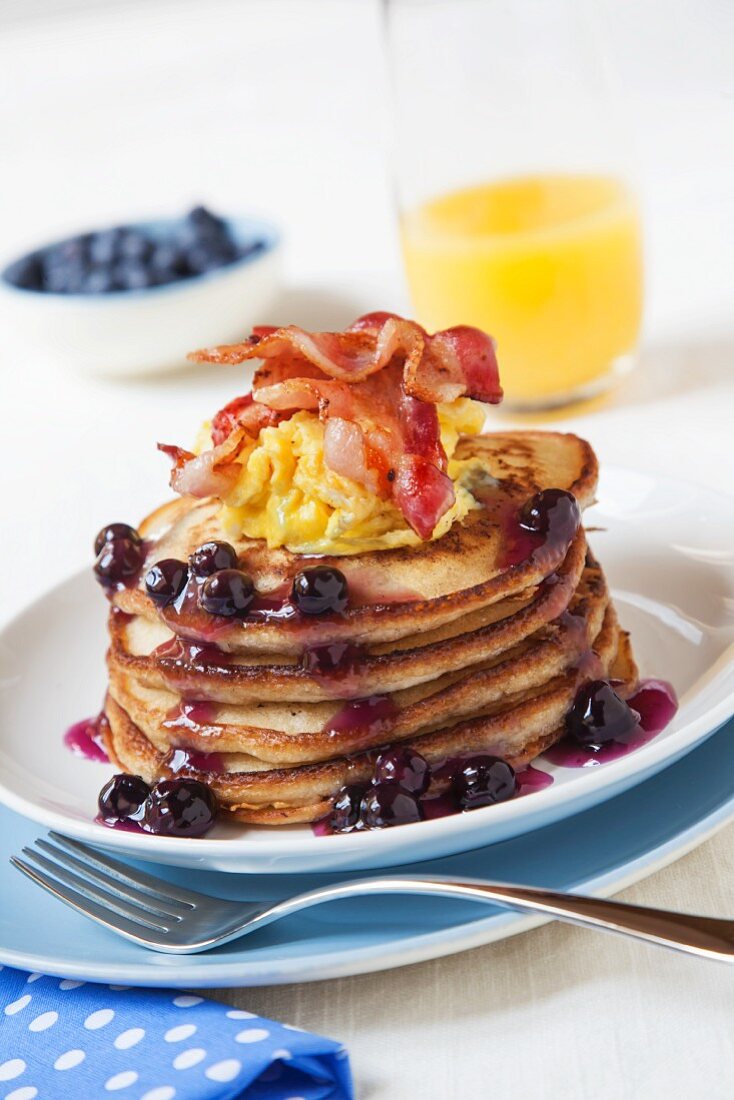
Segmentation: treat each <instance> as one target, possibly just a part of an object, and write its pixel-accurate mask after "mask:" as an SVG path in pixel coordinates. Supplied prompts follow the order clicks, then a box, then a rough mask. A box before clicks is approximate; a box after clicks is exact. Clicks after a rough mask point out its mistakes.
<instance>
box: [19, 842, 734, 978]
mask: <svg viewBox="0 0 734 1100" xmlns="http://www.w3.org/2000/svg"><path fill="white" fill-rule="evenodd" d="M36 849H38V850H36ZM23 855H24V856H25V859H21V858H20V857H19V856H13V857H12V858H11V861H10V862H11V863H12V864H14V866H15V867H17V868H18V870H20V871H22V872H23V874H25V875H27V876H28V877H29V878H30V879H32V880H33V881H34V882H36V883H38V885H39V886H43V887H44V889H46V890H48V891H49V892H50V893H51V894H53V895H54V896H55V897H57V898H60V899H61V900H62V901H64V902H66V904H67V905H70V906H71V907H72V908H73V909H76V910H78V912H80V913H84V914H85V916H87V917H91V918H92V920H95V921H97V923H98V924H101V925H103V926H104V927H105V928H109V929H110V930H111V931H113V932H117V933H118V935H120V936H124V937H125V938H126V939H128V940H132V941H133V943H138V944H140V945H141V946H142V947H147V948H150V949H151V950H153V951H166V952H169V953H171V954H174V955H189V954H194V953H195V952H198V951H208V950H209V949H210V948H211V947H216V946H217V945H218V944H221V943H227V942H228V941H229V940H234V939H236V938H237V937H238V936H245V935H247V934H248V933H249V932H254V931H255V930H256V929H257V928H262V927H263V926H264V925H266V924H271V923H272V922H273V921H276V920H279V919H280V918H281V917H286V916H289V915H290V914H291V913H296V912H298V911H299V910H301V909H308V908H310V907H311V906H312V905H320V904H321V903H322V902H326V901H333V900H335V899H337V898H350V897H368V896H370V895H372V894H424V895H433V896H437V897H445V898H458V899H461V900H463V901H467V900H469V901H483V902H489V903H490V904H493V905H500V906H503V907H505V908H509V909H520V910H523V911H525V912H532V913H539V914H544V915H546V916H549V917H555V918H557V919H558V920H562V921H568V922H569V923H571V924H579V925H581V926H583V927H584V928H599V929H602V930H606V931H609V932H619V933H621V934H622V935H627V936H631V937H633V938H634V939H638V940H644V941H646V942H647V943H656V944H659V945H661V946H663V947H670V948H673V949H675V950H678V951H683V952H686V953H687V954H689V955H698V956H703V957H705V958H709V959H720V960H723V961H726V962H732V961H734V921H731V920H722V919H718V918H715V917H701V916H695V915H689V914H687V913H674V912H670V911H666V910H664V909H648V908H645V907H643V906H640V905H626V904H624V903H623V902H618V901H608V900H603V899H601V898H592V897H583V896H582V895H579V894H562V893H558V892H557V891H555V890H543V889H539V888H537V887H532V886H509V885H505V884H501V883H493V882H483V881H481V880H479V879H451V878H444V877H443V876H430V877H425V878H405V877H404V876H402V875H396V876H394V877H393V876H390V877H385V878H365V879H358V880H356V881H352V882H342V883H337V884H336V885H334V886H322V887H320V888H319V889H317V890H309V891H308V893H305V894H298V895H297V896H296V897H292V898H288V899H286V900H285V901H280V902H276V904H274V905H258V904H255V903H253V902H240V901H225V900H223V899H221V898H212V897H209V896H208V895H206V894H199V893H196V892H195V891H194V890H186V889H184V888H183V887H181V886H174V885H173V884H172V883H169V882H166V881H165V880H164V879H159V878H155V877H154V876H153V875H149V874H145V873H144V872H143V871H138V870H137V869H135V868H132V867H129V866H127V865H126V864H124V863H119V862H118V861H117V860H114V859H110V858H109V856H106V855H103V854H102V853H101V852H98V851H97V850H96V849H95V848H90V847H89V846H88V845H86V844H82V843H80V842H79V841H77V840H71V839H69V838H68V837H64V836H60V835H59V834H58V833H49V836H48V839H39V840H37V841H36V848H24V849H23Z"/></svg>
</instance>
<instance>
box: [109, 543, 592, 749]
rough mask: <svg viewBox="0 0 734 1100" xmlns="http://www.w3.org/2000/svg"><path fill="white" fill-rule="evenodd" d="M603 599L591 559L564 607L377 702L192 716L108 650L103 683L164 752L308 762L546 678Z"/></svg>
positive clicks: (587, 635) (474, 708) (372, 691)
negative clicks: (506, 644) (480, 655)
mask: <svg viewBox="0 0 734 1100" xmlns="http://www.w3.org/2000/svg"><path fill="white" fill-rule="evenodd" d="M607 603H608V592H607V588H606V583H605V580H604V576H603V574H602V572H601V569H600V568H599V566H598V565H596V564H595V563H592V564H589V565H588V566H587V568H586V569H585V571H584V574H583V576H582V578H581V581H580V583H579V586H578V588H577V591H576V593H575V594H574V597H573V600H572V601H571V604H570V607H569V614H564V615H561V616H560V617H559V618H558V619H556V620H554V621H553V622H552V623H550V624H547V625H546V626H544V627H541V629H540V630H539V631H537V632H536V634H534V635H531V636H530V637H529V638H526V639H524V640H523V641H521V642H519V643H518V644H516V645H513V646H511V647H510V648H509V649H507V650H506V651H505V652H503V653H501V654H499V655H497V656H495V657H493V658H491V659H489V660H485V661H482V662H479V663H478V664H475V665H473V666H471V667H469V668H462V667H461V666H460V667H459V668H458V669H455V670H453V671H450V672H446V673H444V674H442V675H436V676H435V677H433V678H432V679H430V680H428V681H424V682H423V683H421V684H418V685H415V686H413V687H410V688H406V689H403V690H400V691H397V692H393V693H390V694H387V693H385V692H383V691H382V684H381V682H380V680H379V679H377V680H374V681H372V683H370V684H368V685H365V686H366V690H365V692H364V694H365V695H366V696H371V697H372V698H373V699H374V701H375V704H376V706H375V707H371V706H367V707H365V706H364V704H357V705H355V704H350V703H347V704H344V703H343V702H341V701H339V700H337V701H333V700H330V701H324V702H318V703H303V702H301V703H294V702H292V701H289V700H286V701H282V700H281V701H272V702H258V703H255V702H250V703H243V704H239V705H234V704H231V703H217V704H210V705H209V706H207V707H206V708H205V711H206V713H205V716H204V717H203V718H195V717H192V716H191V715H185V714H184V712H183V711H182V710H181V703H182V699H181V697H180V696H179V695H178V694H177V693H175V692H173V691H171V690H170V689H169V690H166V689H161V688H151V687H148V686H146V685H145V684H141V683H140V682H139V681H138V679H137V678H136V677H135V676H134V675H132V674H131V673H130V672H129V671H127V670H126V669H125V668H124V667H122V668H121V667H119V666H118V665H117V663H116V661H115V659H114V657H113V656H111V657H110V660H109V671H110V687H109V691H110V694H111V696H112V697H113V699H114V700H115V701H116V702H117V703H118V704H119V705H120V706H121V707H123V709H124V710H126V711H127V713H128V714H129V716H130V718H131V719H132V720H133V722H135V724H136V725H137V726H138V727H139V728H140V729H141V731H142V732H143V733H144V734H145V736H146V737H147V738H148V739H149V740H150V741H151V742H152V743H153V744H154V745H155V746H156V748H157V749H158V750H159V751H161V752H165V751H167V750H168V748H170V747H171V746H172V745H174V746H176V745H185V747H186V748H189V749H194V750H196V751H199V752H223V753H246V754H247V755H249V756H254V757H256V758H258V759H260V760H264V761H267V762H269V763H274V764H295V763H313V762H314V761H319V760H328V759H330V758H332V757H334V756H337V755H341V754H346V753H352V752H357V751H359V750H362V749H366V748H370V747H374V746H376V745H384V744H385V743H386V742H387V741H401V740H405V739H406V738H408V737H412V736H415V735H416V734H418V733H421V732H424V731H426V730H429V729H436V728H439V727H441V726H444V725H445V724H446V723H447V722H448V721H455V720H457V719H459V718H461V717H463V716H464V715H467V714H477V713H480V712H482V711H483V710H484V709H485V708H487V707H490V706H493V705H495V704H496V703H498V702H499V701H501V700H502V699H503V698H505V697H507V696H514V695H517V694H519V693H521V692H525V693H527V692H528V691H531V690H534V689H535V688H539V687H542V686H543V685H544V684H545V683H547V682H548V681H549V680H552V679H554V678H555V677H557V676H560V675H562V674H563V673H565V672H566V671H567V669H568V668H569V667H570V666H571V665H573V664H574V663H577V662H578V661H579V660H581V659H582V658H583V657H584V655H585V654H586V653H587V651H588V649H589V647H590V646H591V644H592V642H593V640H594V638H596V636H597V635H598V633H599V631H600V629H601V626H602V621H603V619H604V613H605V610H606V607H607Z"/></svg>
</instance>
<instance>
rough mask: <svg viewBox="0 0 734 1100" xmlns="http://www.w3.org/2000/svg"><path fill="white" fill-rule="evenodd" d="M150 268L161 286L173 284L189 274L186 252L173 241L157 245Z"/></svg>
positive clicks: (150, 261) (150, 260) (149, 264)
mask: <svg viewBox="0 0 734 1100" xmlns="http://www.w3.org/2000/svg"><path fill="white" fill-rule="evenodd" d="M148 267H149V269H150V271H151V272H152V274H153V275H154V277H155V281H156V283H157V284H159V285H162V284H164V283H172V282H174V281H175V280H176V279H180V278H182V277H183V276H184V275H187V274H188V268H187V266H186V256H185V254H184V252H183V251H182V250H181V249H180V248H179V247H178V246H177V245H176V244H174V243H173V242H171V241H161V242H160V243H159V244H157V245H155V247H154V249H153V252H152V255H151V257H150V259H149V261H148Z"/></svg>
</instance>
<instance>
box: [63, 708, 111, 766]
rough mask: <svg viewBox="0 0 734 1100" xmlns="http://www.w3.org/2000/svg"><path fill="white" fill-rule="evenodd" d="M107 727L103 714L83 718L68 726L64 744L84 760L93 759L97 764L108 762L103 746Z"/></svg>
mask: <svg viewBox="0 0 734 1100" xmlns="http://www.w3.org/2000/svg"><path fill="white" fill-rule="evenodd" d="M107 728H108V724H107V718H106V716H105V715H104V714H98V715H97V716H96V718H84V719H83V720H82V721H81V722H75V723H74V725H73V726H70V727H69V729H68V730H67V731H66V733H65V734H64V744H65V745H66V747H67V749H69V751H70V752H73V753H74V755H75V756H81V757H82V758H83V759H84V760H94V761H95V762H96V763H99V764H106V763H109V759H110V758H109V756H108V755H107V750H106V749H105V747H104V737H105V732H106V730H107Z"/></svg>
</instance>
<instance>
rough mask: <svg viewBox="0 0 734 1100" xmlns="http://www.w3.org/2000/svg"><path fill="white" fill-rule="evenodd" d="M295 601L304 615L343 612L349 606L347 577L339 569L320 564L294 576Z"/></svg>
mask: <svg viewBox="0 0 734 1100" xmlns="http://www.w3.org/2000/svg"><path fill="white" fill-rule="evenodd" d="M292 594H293V602H294V603H295V605H296V607H297V608H298V610H299V611H301V612H303V614H304V615H327V614H330V613H332V612H333V613H337V614H341V613H342V612H343V611H344V610H345V609H346V606H347V601H348V599H349V588H348V585H347V578H346V577H345V576H344V574H343V573H342V572H341V571H340V570H339V569H333V568H331V567H330V566H328V565H318V566H316V567H315V568H314V569H304V570H302V572H300V573H296V575H295V577H294V578H293V593H292Z"/></svg>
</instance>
